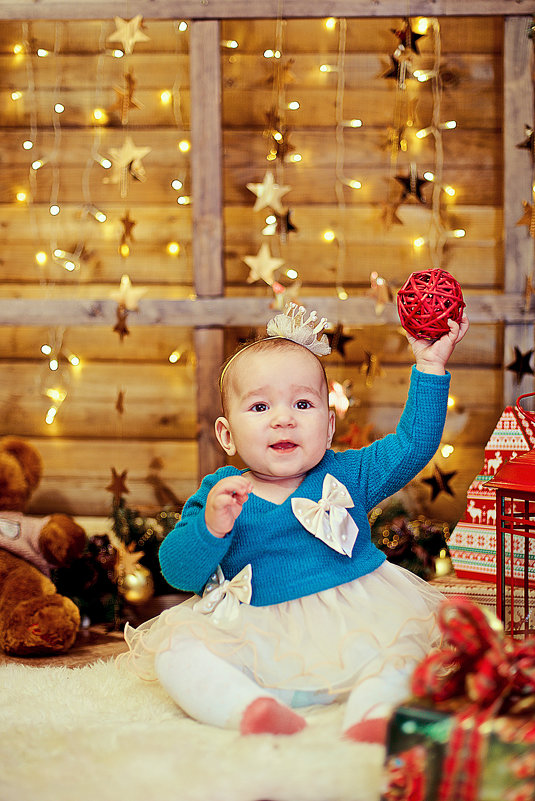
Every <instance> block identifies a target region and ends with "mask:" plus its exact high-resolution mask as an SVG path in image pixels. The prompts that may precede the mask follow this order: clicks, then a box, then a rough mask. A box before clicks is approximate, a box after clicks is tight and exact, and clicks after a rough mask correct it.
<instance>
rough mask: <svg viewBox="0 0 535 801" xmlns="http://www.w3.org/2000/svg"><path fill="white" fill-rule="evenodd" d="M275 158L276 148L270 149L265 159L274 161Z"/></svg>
mask: <svg viewBox="0 0 535 801" xmlns="http://www.w3.org/2000/svg"><path fill="white" fill-rule="evenodd" d="M276 158H277V151H276V150H270V151H269V153H268V154H267V156H266V160H267V161H275V159H276Z"/></svg>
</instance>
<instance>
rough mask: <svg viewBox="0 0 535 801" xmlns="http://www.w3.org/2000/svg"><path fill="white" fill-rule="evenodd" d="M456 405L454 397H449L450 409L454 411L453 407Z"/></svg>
mask: <svg viewBox="0 0 535 801" xmlns="http://www.w3.org/2000/svg"><path fill="white" fill-rule="evenodd" d="M455 403H456V401H455V398H454V397H453V395H448V409H453V407H454V406H455Z"/></svg>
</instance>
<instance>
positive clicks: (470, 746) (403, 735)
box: [382, 700, 535, 801]
mask: <svg viewBox="0 0 535 801" xmlns="http://www.w3.org/2000/svg"><path fill="white" fill-rule="evenodd" d="M533 799H535V722H534V720H533V717H532V716H530V717H520V716H516V715H515V716H500V717H494V718H493V717H489V715H488V714H487V713H482V712H481V711H480V710H476V709H475V708H474V707H467V706H464V707H459V704H458V703H457V704H455V705H452V704H451V703H450V702H439V703H435V704H433V705H431V704H427V703H423V702H421V701H420V700H418V701H417V702H415V703H412V702H411V703H408V704H407V705H403V706H399V707H397V708H396V710H395V711H394V713H393V715H392V718H391V720H390V723H389V731H388V738H387V758H386V769H385V783H384V791H383V795H382V801H533Z"/></svg>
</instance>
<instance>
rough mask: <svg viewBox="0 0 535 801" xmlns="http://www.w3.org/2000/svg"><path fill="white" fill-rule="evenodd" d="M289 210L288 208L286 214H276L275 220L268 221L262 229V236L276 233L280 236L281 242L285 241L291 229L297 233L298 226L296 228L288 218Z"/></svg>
mask: <svg viewBox="0 0 535 801" xmlns="http://www.w3.org/2000/svg"><path fill="white" fill-rule="evenodd" d="M290 214H291V211H290V210H289V209H288V211H287V212H286V214H276V215H275V217H276V221H275V222H274V223H269V224H268V225H266V227H265V228H264V229H263V230H262V233H263V235H264V236H273V235H274V234H278V235H279V237H280V241H281V242H286V240H287V238H288V234H289V233H291V232H292V231H293V232H295V233H297V231H298V230H299V228H296V227H295V225H294V224H293V223H292V221H291V220H290Z"/></svg>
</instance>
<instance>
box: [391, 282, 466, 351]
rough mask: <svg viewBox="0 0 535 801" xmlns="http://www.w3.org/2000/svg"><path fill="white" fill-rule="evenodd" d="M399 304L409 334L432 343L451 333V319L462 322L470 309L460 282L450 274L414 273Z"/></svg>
mask: <svg viewBox="0 0 535 801" xmlns="http://www.w3.org/2000/svg"><path fill="white" fill-rule="evenodd" d="M397 303H398V314H399V319H400V321H401V325H402V326H403V328H404V329H405V331H408V332H409V334H412V336H413V337H416V338H417V339H428V340H430V341H431V342H434V341H435V340H437V339H440V337H441V336H443V335H444V334H447V333H448V331H449V330H450V329H449V327H448V320H449V319H452V320H455V322H457V323H460V322H461V318H462V316H463V309H464V307H465V306H466V303H465V302H464V300H463V293H462V292H461V287H460V284H459V282H458V281H456V280H455V278H454V277H453V276H452V275H450V274H449V273H447V272H446V270H422V272H419V273H412V275H410V276H409V277H408V279H407V281H406V282H405V284H404V285H403V286H402V287H401V289H400V290H399V292H398V297H397Z"/></svg>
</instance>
